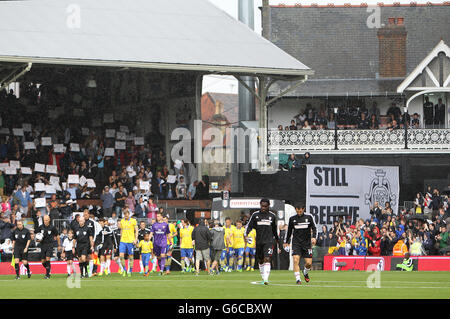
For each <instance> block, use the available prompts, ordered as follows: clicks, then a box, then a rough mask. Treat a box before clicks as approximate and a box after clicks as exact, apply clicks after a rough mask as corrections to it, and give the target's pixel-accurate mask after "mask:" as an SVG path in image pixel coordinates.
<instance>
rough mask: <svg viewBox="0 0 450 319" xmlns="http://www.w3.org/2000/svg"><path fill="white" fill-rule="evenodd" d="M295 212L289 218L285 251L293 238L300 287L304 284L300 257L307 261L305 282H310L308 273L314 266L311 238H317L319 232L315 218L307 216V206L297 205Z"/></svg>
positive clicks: (304, 272) (295, 272)
mask: <svg viewBox="0 0 450 319" xmlns="http://www.w3.org/2000/svg"><path fill="white" fill-rule="evenodd" d="M295 211H296V212H297V215H294V216H292V217H291V218H289V224H288V230H287V235H286V239H285V242H284V245H283V246H284V248H285V249H286V248H287V247H288V246H289V243H290V242H291V236H292V237H293V238H292V256H293V257H294V275H295V279H296V281H297V284H298V285H300V284H301V283H302V281H301V279H300V264H299V263H300V257H303V259H305V268H304V269H303V275H304V276H305V281H306V282H309V275H308V271H310V270H311V264H312V248H311V236H312V237H314V238H315V237H316V232H317V230H316V224H315V223H314V218H313V217H312V216H311V215H305V205H304V204H303V203H298V204H296V205H295Z"/></svg>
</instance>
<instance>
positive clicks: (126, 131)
mask: <svg viewBox="0 0 450 319" xmlns="http://www.w3.org/2000/svg"><path fill="white" fill-rule="evenodd" d="M0 125H1V124H0ZM120 131H121V132H125V133H129V132H130V131H129V130H128V126H126V125H121V126H120Z"/></svg>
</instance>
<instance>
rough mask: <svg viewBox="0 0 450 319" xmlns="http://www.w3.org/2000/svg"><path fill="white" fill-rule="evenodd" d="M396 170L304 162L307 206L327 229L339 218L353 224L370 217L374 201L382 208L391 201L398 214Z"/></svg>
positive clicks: (317, 222) (319, 228) (318, 221)
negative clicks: (342, 216)
mask: <svg viewBox="0 0 450 319" xmlns="http://www.w3.org/2000/svg"><path fill="white" fill-rule="evenodd" d="M399 188H400V187H399V170H398V167H397V166H357V165H307V176H306V208H307V210H306V211H307V212H308V213H310V214H311V215H312V216H314V221H315V222H316V225H317V227H318V232H321V226H322V225H327V226H328V229H329V228H330V226H332V225H333V222H334V220H337V219H338V217H336V216H333V215H330V213H336V212H339V214H342V213H343V214H342V215H344V214H345V215H346V216H344V221H347V220H350V222H351V223H352V224H354V223H355V222H356V221H357V220H358V219H359V218H362V219H364V220H366V219H369V218H370V217H371V216H370V208H371V207H372V206H373V205H374V203H375V202H378V203H379V205H380V206H381V207H384V206H385V203H386V202H389V203H390V204H391V208H392V212H393V213H394V214H397V213H398V196H399Z"/></svg>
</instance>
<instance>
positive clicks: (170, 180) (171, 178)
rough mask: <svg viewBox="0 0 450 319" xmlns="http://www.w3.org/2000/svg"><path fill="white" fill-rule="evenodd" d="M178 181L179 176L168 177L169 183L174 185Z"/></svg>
mask: <svg viewBox="0 0 450 319" xmlns="http://www.w3.org/2000/svg"><path fill="white" fill-rule="evenodd" d="M176 181H177V176H176V175H169V176H167V183H169V184H173V183H175V182H176Z"/></svg>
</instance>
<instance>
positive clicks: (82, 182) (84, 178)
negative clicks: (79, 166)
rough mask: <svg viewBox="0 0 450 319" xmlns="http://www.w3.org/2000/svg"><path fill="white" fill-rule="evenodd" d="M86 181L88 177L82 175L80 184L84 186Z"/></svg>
mask: <svg viewBox="0 0 450 319" xmlns="http://www.w3.org/2000/svg"><path fill="white" fill-rule="evenodd" d="M86 182H87V180H86V177H84V176H81V177H80V185H81V186H84V185H85V184H86Z"/></svg>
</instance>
